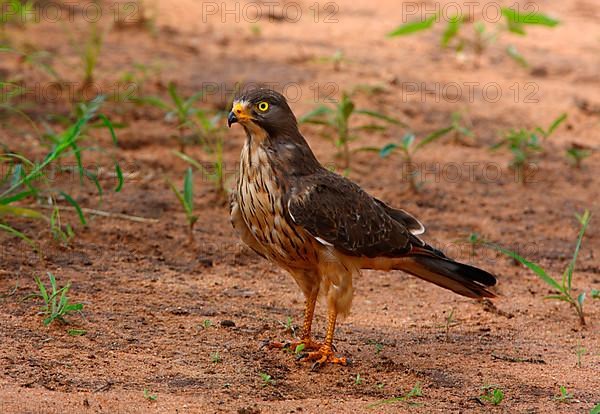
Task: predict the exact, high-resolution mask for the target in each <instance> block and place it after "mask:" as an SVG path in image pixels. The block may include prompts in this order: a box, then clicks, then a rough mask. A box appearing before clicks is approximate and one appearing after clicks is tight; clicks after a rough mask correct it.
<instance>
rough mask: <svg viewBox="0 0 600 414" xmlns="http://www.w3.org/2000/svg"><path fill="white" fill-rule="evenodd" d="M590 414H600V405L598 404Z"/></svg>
mask: <svg viewBox="0 0 600 414" xmlns="http://www.w3.org/2000/svg"><path fill="white" fill-rule="evenodd" d="M590 414H600V403H598V405H596V406H595V407H594V408H592V410H591V411H590Z"/></svg>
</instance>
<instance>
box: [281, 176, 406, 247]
mask: <svg viewBox="0 0 600 414" xmlns="http://www.w3.org/2000/svg"><path fill="white" fill-rule="evenodd" d="M286 204H287V208H288V214H289V216H290V218H291V219H292V220H293V222H294V223H296V224H297V225H300V226H302V227H303V228H304V229H305V230H306V231H308V232H309V233H310V234H311V235H313V236H314V237H315V238H317V240H321V241H325V242H326V243H329V244H331V245H333V246H335V247H336V248H337V249H340V250H342V251H343V252H345V253H347V254H351V255H354V256H366V257H379V256H387V257H396V256H399V255H402V254H405V253H407V252H409V251H410V248H411V246H410V244H411V243H410V242H411V241H412V240H413V237H411V234H410V232H409V229H407V227H406V226H405V225H404V224H403V223H402V222H399V221H398V220H395V219H394V218H393V217H392V216H390V214H388V212H387V211H386V208H385V207H387V206H385V204H383V203H381V202H380V201H379V200H376V199H374V198H373V197H371V196H370V195H369V194H367V193H366V192H365V191H363V190H362V189H361V188H360V187H359V186H358V185H356V184H354V183H353V182H351V181H350V180H347V179H345V178H344V177H341V176H339V175H337V174H333V173H330V172H329V171H323V172H321V173H318V174H313V175H311V176H305V177H303V178H301V179H298V180H297V181H296V183H295V185H294V186H292V188H291V190H290V192H289V195H288V201H287V203H286ZM413 227H416V225H413Z"/></svg>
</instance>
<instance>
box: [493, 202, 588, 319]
mask: <svg viewBox="0 0 600 414" xmlns="http://www.w3.org/2000/svg"><path fill="white" fill-rule="evenodd" d="M575 217H576V218H577V220H578V221H579V224H580V225H581V229H580V230H579V236H578V237H577V242H576V244H575V251H574V252H573V258H572V259H571V261H570V262H569V265H568V266H567V268H566V269H565V271H564V272H563V276H562V281H558V280H556V279H554V278H553V277H552V276H550V275H549V274H548V273H547V272H546V271H545V270H544V269H543V268H542V267H540V265H538V264H536V263H532V262H530V261H529V260H527V259H525V258H523V257H521V256H519V255H518V254H516V253H514V252H512V251H509V250H506V249H504V248H502V247H499V246H496V245H493V244H489V243H486V244H489V245H490V246H492V247H493V248H495V249H497V250H499V251H501V252H502V253H504V254H505V255H507V256H509V257H512V258H513V259H515V260H517V261H518V262H520V263H521V264H523V265H524V266H526V267H527V268H529V269H530V270H532V271H533V272H534V273H535V274H536V275H537V276H538V277H539V278H540V279H542V280H543V281H544V282H545V283H546V284H547V285H548V286H549V287H550V288H552V290H554V292H555V294H552V295H549V296H546V299H552V300H558V301H562V302H567V303H568V304H570V305H571V306H572V307H573V309H574V310H575V312H576V313H577V316H578V317H579V323H580V324H581V325H582V326H585V315H584V312H583V302H584V300H585V292H581V293H580V294H579V295H577V297H575V293H574V292H573V288H572V282H573V271H574V270H575V263H576V262H577V256H578V255H579V250H580V249H581V242H582V240H583V235H584V234H585V230H586V229H587V227H588V224H589V222H590V218H591V214H590V212H589V211H588V210H585V212H584V213H583V214H582V215H579V214H576V215H575Z"/></svg>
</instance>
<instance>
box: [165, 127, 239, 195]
mask: <svg viewBox="0 0 600 414" xmlns="http://www.w3.org/2000/svg"><path fill="white" fill-rule="evenodd" d="M173 154H175V155H176V156H177V157H179V158H181V159H182V160H184V161H185V162H187V163H188V164H190V165H191V166H192V167H194V168H195V169H196V170H197V171H199V172H200V174H202V177H206V178H208V179H209V180H210V181H211V182H212V183H213V186H214V189H215V191H216V193H217V196H218V197H219V198H221V199H226V198H227V190H226V189H225V181H226V179H227V177H226V175H225V164H224V162H223V140H222V138H221V137H219V138H217V139H216V140H215V141H214V147H212V148H211V149H210V151H209V154H210V155H211V156H212V157H213V159H212V162H211V163H210V165H209V166H208V167H207V166H205V165H203V164H202V163H200V162H198V161H196V160H195V159H193V158H192V157H190V156H189V155H187V154H184V153H183V152H179V151H173Z"/></svg>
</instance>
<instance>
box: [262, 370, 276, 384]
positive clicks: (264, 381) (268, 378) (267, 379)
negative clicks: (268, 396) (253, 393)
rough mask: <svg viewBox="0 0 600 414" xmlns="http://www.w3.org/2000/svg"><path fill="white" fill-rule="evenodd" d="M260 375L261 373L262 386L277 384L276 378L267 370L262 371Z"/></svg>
mask: <svg viewBox="0 0 600 414" xmlns="http://www.w3.org/2000/svg"><path fill="white" fill-rule="evenodd" d="M258 375H260V379H261V380H262V386H263V387H266V386H267V385H274V384H275V380H274V379H273V377H272V376H270V375H269V374H267V373H265V372H261V373H260V374H258Z"/></svg>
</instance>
